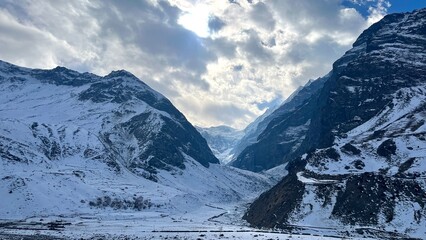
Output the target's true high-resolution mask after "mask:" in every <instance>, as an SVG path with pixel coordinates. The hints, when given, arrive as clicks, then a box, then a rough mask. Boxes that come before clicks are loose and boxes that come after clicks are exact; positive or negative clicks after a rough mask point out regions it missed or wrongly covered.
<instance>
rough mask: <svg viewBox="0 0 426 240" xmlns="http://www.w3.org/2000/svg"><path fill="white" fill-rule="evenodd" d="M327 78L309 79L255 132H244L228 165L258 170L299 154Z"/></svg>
mask: <svg viewBox="0 0 426 240" xmlns="http://www.w3.org/2000/svg"><path fill="white" fill-rule="evenodd" d="M328 77H329V76H325V77H323V78H319V79H317V80H315V81H310V82H309V83H307V84H306V85H305V86H304V87H302V88H300V89H298V90H297V91H296V92H295V93H294V94H293V95H292V96H290V97H289V99H287V100H286V101H285V102H284V103H283V104H282V105H281V106H280V107H278V108H277V109H276V110H275V111H273V112H272V113H270V114H269V115H267V116H265V117H264V119H263V120H262V121H260V122H259V123H258V125H257V127H256V131H252V132H249V133H246V135H245V137H244V138H246V139H247V140H248V141H249V143H248V144H246V147H245V148H244V150H242V151H241V153H240V154H239V155H238V156H237V157H236V159H235V160H234V161H233V162H232V163H231V165H232V166H234V167H238V168H242V169H246V170H250V171H254V172H259V171H262V170H267V169H270V168H273V167H276V166H278V165H280V164H284V163H286V162H288V161H289V160H291V159H292V158H293V157H294V156H297V154H300V152H301V151H303V150H301V149H299V147H300V146H301V144H302V142H303V141H304V139H305V136H306V133H307V131H308V129H309V126H310V124H311V118H312V115H313V113H314V111H315V109H314V107H315V103H316V102H315V101H313V99H316V98H318V96H319V93H320V90H321V89H322V87H323V85H324V82H325V81H326V80H327V79H328ZM244 138H243V140H244ZM243 143H244V142H243ZM240 145H241V144H240ZM302 149H303V148H302Z"/></svg>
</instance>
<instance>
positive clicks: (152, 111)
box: [0, 62, 275, 226]
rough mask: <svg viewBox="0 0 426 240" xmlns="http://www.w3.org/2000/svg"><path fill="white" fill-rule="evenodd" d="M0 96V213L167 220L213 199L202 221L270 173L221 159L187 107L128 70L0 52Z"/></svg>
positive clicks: (6, 216)
mask: <svg viewBox="0 0 426 240" xmlns="http://www.w3.org/2000/svg"><path fill="white" fill-rule="evenodd" d="M0 106H1V107H0V195H1V196H2V201H0V216H1V218H2V221H8V220H11V219H16V220H21V219H27V218H29V217H38V218H45V217H47V218H49V217H51V216H53V217H55V218H59V219H61V218H73V219H74V220H75V219H77V220H78V219H79V220H82V219H83V218H84V216H91V217H92V218H93V217H95V218H97V217H101V216H120V218H126V216H127V215H132V214H136V215H137V216H138V217H139V219H142V218H147V217H149V216H151V215H155V216H157V217H160V215H167V216H168V217H167V219H168V220H167V221H169V223H170V224H172V223H173V221H174V220H173V219H175V218H178V217H182V216H183V215H185V214H188V215H190V216H196V214H197V212H198V211H201V212H203V211H206V209H214V210H209V211H207V212H208V213H206V214H205V215H203V214H201V216H200V219H201V220H200V219H199V220H200V221H207V220H208V219H209V218H210V217H213V216H215V215H218V214H220V213H223V211H225V210H223V209H225V208H227V210H231V209H233V208H234V207H235V206H240V204H241V203H242V202H245V201H248V199H250V198H253V197H255V196H256V194H258V193H260V192H262V191H264V190H265V189H267V188H269V187H270V186H271V184H272V182H273V181H275V180H271V179H269V178H268V177H265V176H262V175H259V174H253V173H251V172H246V171H242V170H240V169H235V168H232V167H225V166H220V165H219V164H218V163H219V162H218V160H217V159H216V158H215V157H214V155H213V154H212V152H211V150H210V149H209V147H208V146H207V143H206V141H205V139H204V138H202V136H201V135H200V134H199V133H198V132H197V130H196V129H195V128H194V127H193V126H192V125H191V124H190V123H189V122H188V121H186V119H185V117H184V116H183V115H182V114H181V113H180V112H179V111H178V110H177V109H176V108H174V107H173V105H172V104H171V103H170V102H169V101H168V100H167V99H166V98H165V97H163V96H162V95H161V94H159V93H157V92H155V91H154V90H152V89H151V88H150V87H148V86H147V85H146V84H144V83H143V82H141V81H140V80H139V79H137V78H136V77H135V76H133V75H132V74H130V73H128V72H126V71H114V72H112V73H110V74H109V75H107V76H105V77H99V76H96V75H93V74H90V73H78V72H75V71H72V70H69V69H66V68H62V67H57V68H55V69H52V70H39V69H28V68H21V67H17V66H15V65H12V64H9V63H6V62H0ZM208 206H213V207H208ZM215 207H216V208H215ZM218 212H219V213H218ZM209 214H212V215H209ZM101 218H102V217H101ZM199 225H202V222H201V223H199ZM2 226H3V225H2Z"/></svg>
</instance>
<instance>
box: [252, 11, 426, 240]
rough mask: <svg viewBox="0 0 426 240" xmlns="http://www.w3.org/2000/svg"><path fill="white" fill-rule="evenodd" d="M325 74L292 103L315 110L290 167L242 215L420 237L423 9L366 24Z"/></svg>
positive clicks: (425, 80)
mask: <svg viewBox="0 0 426 240" xmlns="http://www.w3.org/2000/svg"><path fill="white" fill-rule="evenodd" d="M327 78H328V79H327V80H326V82H325V83H324V87H323V88H322V89H321V90H320V92H319V93H318V94H317V95H316V96H314V97H312V98H311V99H309V100H308V101H307V102H306V103H305V106H304V107H302V108H300V109H299V110H297V111H302V109H305V110H306V112H309V111H307V110H308V108H311V113H310V117H309V126H307V128H306V130H305V131H304V133H303V134H302V135H303V138H304V139H303V141H302V142H301V143H300V145H298V144H299V143H298V144H295V145H293V146H294V147H296V148H297V149H296V150H295V151H294V152H297V154H295V155H294V157H297V158H295V159H294V160H293V161H291V162H290V164H289V165H288V170H289V174H288V175H287V176H286V177H285V178H284V179H283V180H282V181H281V182H280V183H279V184H277V185H276V186H275V187H273V188H272V189H271V190H270V191H268V192H266V193H264V194H262V195H261V196H260V197H259V198H258V199H257V200H256V201H255V202H254V203H253V204H252V205H251V207H250V209H249V210H248V212H247V213H246V215H245V217H244V218H245V219H246V220H247V221H249V222H250V223H251V224H252V225H254V226H257V227H270V228H273V227H282V228H285V227H288V226H289V225H305V226H306V225H308V226H319V227H339V226H341V225H342V224H344V225H350V226H353V227H354V228H357V229H358V231H361V232H362V231H369V230H371V229H374V230H377V231H388V232H396V233H398V234H401V236H405V237H407V236H414V237H420V238H422V237H424V236H425V235H426V227H425V226H426V222H425V217H426V206H425V204H424V203H425V202H426V165H425V162H426V125H425V117H426V9H422V10H418V11H415V12H412V13H406V14H391V15H388V16H386V17H385V18H383V19H382V20H381V21H380V22H378V23H376V24H374V25H372V26H371V27H370V28H369V29H367V30H365V31H364V32H363V33H362V34H361V36H360V37H359V38H358V39H357V41H356V42H355V43H354V44H353V48H352V49H351V50H350V51H348V52H347V53H346V54H345V55H344V56H343V57H342V58H341V59H339V60H337V61H336V62H335V63H334V65H333V70H332V72H331V74H329V76H328V77H327ZM297 111H296V112H295V113H293V115H292V116H293V118H294V117H295V116H298V115H297ZM304 116H305V115H304ZM288 121H293V120H291V119H288V120H285V121H284V122H282V123H280V124H279V125H283V126H285V125H286V124H288V123H287V122H288ZM275 128H277V127H275ZM272 133H273V131H272V130H271V131H270V133H269V134H272ZM264 134H267V133H264ZM299 136H300V135H299ZM278 140H279V139H278ZM277 143H278V142H277V141H274V142H272V143H271V144H277ZM277 152H278V153H279V154H277V157H281V158H283V159H286V158H287V157H288V154H289V153H284V154H283V153H280V152H279V151H273V153H272V154H274V153H277ZM264 153H265V152H257V154H259V155H260V154H264Z"/></svg>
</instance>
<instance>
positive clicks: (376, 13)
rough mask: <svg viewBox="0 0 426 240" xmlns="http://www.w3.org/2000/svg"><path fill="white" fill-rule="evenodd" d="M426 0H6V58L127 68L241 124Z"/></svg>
mask: <svg viewBox="0 0 426 240" xmlns="http://www.w3.org/2000/svg"><path fill="white" fill-rule="evenodd" d="M425 6H426V3H425V1H422V0H399V1H386V0H344V1H342V0H203V1H201V0H168V1H160V0H138V1H130V0H129V1H122V0H102V1H100V0H99V1H87V0H73V1H65V0H59V1H58V0H51V1H32V0H20V1H15V0H1V1H0V33H1V34H0V46H1V48H0V59H1V60H5V61H9V62H12V63H14V64H18V65H22V66H26V67H32V68H34V67H36V68H53V67H55V66H57V65H61V66H65V67H68V68H71V69H74V70H77V71H80V72H85V71H89V72H94V73H96V74H99V75H105V74H108V73H109V72H111V71H112V70H117V69H126V70H128V71H130V72H132V73H134V74H135V75H136V76H137V77H139V78H140V79H141V80H143V81H144V82H146V83H147V84H148V85H150V86H151V87H153V88H154V89H156V90H157V91H159V92H161V93H162V94H164V95H165V96H166V97H168V98H169V99H170V100H171V101H172V102H173V104H175V106H176V107H178V108H179V109H180V110H181V111H182V112H183V113H184V114H185V115H186V116H187V118H188V119H189V120H190V121H191V122H192V123H193V124H196V125H200V126H214V125H221V124H225V125H229V126H233V127H236V128H244V127H245V126H246V125H247V124H249V123H250V122H251V121H253V120H254V119H255V118H256V117H257V116H259V115H260V114H262V113H263V112H264V111H265V110H266V109H267V108H268V107H271V106H273V105H276V104H279V103H281V102H282V101H283V100H284V99H285V98H286V97H288V96H289V95H290V94H291V93H292V92H293V91H294V90H295V89H296V88H297V87H298V86H300V85H304V84H305V83H306V82H307V81H308V80H309V79H316V78H318V77H321V76H323V75H325V74H327V73H328V72H329V71H330V70H331V65H332V63H333V62H334V61H335V60H337V59H338V58H339V57H340V56H341V55H343V54H344V52H345V51H347V50H349V49H350V47H351V44H352V43H353V42H354V41H355V39H356V37H357V36H358V35H359V34H360V33H361V32H362V31H363V30H364V29H365V28H367V27H368V26H370V25H371V24H373V23H374V22H376V21H378V20H380V19H381V18H382V17H383V16H384V15H385V14H387V13H390V12H400V11H411V10H413V9H415V8H421V7H425Z"/></svg>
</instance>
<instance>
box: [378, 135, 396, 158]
mask: <svg viewBox="0 0 426 240" xmlns="http://www.w3.org/2000/svg"><path fill="white" fill-rule="evenodd" d="M395 153H396V144H395V142H394V141H393V140H392V139H388V140H386V141H384V142H383V143H382V144H380V146H379V147H378V148H377V154H378V155H379V156H382V157H386V158H390V157H391V156H392V155H395Z"/></svg>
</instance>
